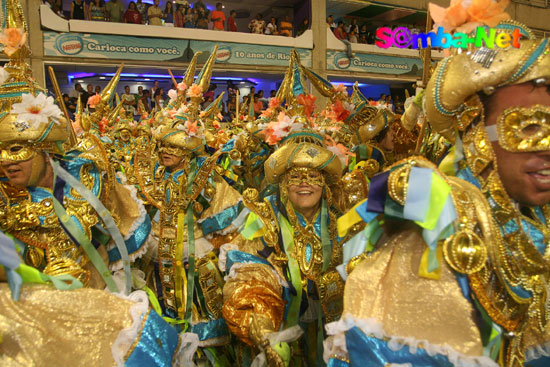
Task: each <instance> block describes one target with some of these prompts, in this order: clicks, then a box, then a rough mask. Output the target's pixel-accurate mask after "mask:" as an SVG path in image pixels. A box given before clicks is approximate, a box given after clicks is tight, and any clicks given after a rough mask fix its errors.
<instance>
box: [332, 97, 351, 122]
mask: <svg viewBox="0 0 550 367" xmlns="http://www.w3.org/2000/svg"><path fill="white" fill-rule="evenodd" d="M332 112H333V116H334V119H335V120H336V121H344V120H345V119H347V118H348V117H349V115H351V112H350V111H349V110H348V109H346V106H345V105H344V104H343V103H342V101H340V100H339V99H337V100H336V101H335V102H334V103H333V104H332Z"/></svg>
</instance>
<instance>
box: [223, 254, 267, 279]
mask: <svg viewBox="0 0 550 367" xmlns="http://www.w3.org/2000/svg"><path fill="white" fill-rule="evenodd" d="M239 263H255V264H264V265H268V266H271V265H270V264H269V262H268V261H267V260H265V259H263V258H261V257H258V256H254V255H252V254H249V253H248V252H243V251H238V250H231V251H228V252H227V260H226V262H225V268H226V271H227V272H228V273H229V271H230V270H231V268H232V267H233V265H235V264H239Z"/></svg>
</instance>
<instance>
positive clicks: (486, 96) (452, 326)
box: [325, 21, 550, 367]
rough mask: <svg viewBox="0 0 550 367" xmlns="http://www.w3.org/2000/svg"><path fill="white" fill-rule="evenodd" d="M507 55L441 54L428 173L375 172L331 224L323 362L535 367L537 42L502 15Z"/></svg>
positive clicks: (413, 169)
mask: <svg viewBox="0 0 550 367" xmlns="http://www.w3.org/2000/svg"><path fill="white" fill-rule="evenodd" d="M516 29H518V30H519V32H520V33H521V35H522V40H520V47H519V48H514V47H508V48H505V49H488V48H480V49H475V50H471V51H470V52H463V53H460V54H457V55H454V56H451V57H447V58H445V59H444V60H442V61H441V62H440V63H439V65H438V66H437V69H436V70H435V72H434V74H433V75H432V78H431V79H430V81H429V83H428V85H427V88H426V93H425V102H424V105H425V107H426V110H425V113H426V116H427V119H428V121H429V123H430V125H431V127H432V128H433V129H434V130H435V131H437V132H438V133H440V134H441V135H443V136H444V137H445V138H447V139H448V140H450V141H452V142H454V143H455V145H454V148H453V150H452V152H451V153H450V154H449V155H448V156H447V157H446V158H445V160H444V161H443V162H442V164H441V166H440V168H439V169H438V168H437V167H435V166H434V165H433V164H432V163H431V162H429V161H428V160H426V159H424V158H422V157H411V158H408V159H406V160H403V161H401V162H398V163H396V164H394V165H393V166H392V167H391V168H390V169H389V170H388V171H386V172H384V173H382V174H380V175H377V176H375V177H374V178H373V179H372V181H371V183H370V192H369V199H368V200H367V201H366V202H364V203H363V204H361V205H360V206H358V207H357V208H356V209H355V210H352V211H350V212H349V213H348V214H346V215H345V216H344V217H342V218H341V219H340V221H339V232H340V234H343V233H345V231H346V229H347V228H348V227H349V226H350V225H351V224H353V223H355V222H357V221H364V222H366V223H367V226H366V228H365V231H364V232H361V233H360V234H358V235H357V236H356V237H354V238H353V239H352V240H351V241H349V242H348V243H346V244H345V245H344V264H343V266H342V267H341V268H339V270H340V272H341V273H342V274H343V276H347V281H346V288H345V294H344V312H343V316H342V318H341V320H339V321H338V322H336V323H333V324H329V325H327V330H328V333H329V334H331V335H332V336H331V337H330V338H329V339H328V340H327V341H326V342H325V347H326V350H325V359H326V360H329V359H330V360H329V365H330V366H366V365H368V366H388V365H413V366H416V365H422V366H495V367H496V366H506V367H520V366H524V365H525V366H547V365H548V363H550V358H549V356H550V348H549V346H550V332H549V330H550V328H549V325H548V322H549V321H548V318H549V317H550V308H549V307H548V300H549V297H550V292H549V289H550V288H549V279H550V278H549V277H550V259H549V257H548V254H549V248H548V236H549V234H550V231H549V224H548V223H549V222H548V221H549V220H550V207H549V205H550V184H549V183H550V179H549V177H550V170H549V168H550V144H549V141H550V133H549V131H550V130H549V125H548V124H549V118H550V94H549V91H548V84H549V82H548V81H549V80H550V79H549V78H550V57H549V54H550V43H549V42H550V40H549V39H535V38H534V36H533V35H532V33H531V32H530V31H529V30H528V29H526V28H525V27H523V26H522V25H520V24H517V23H515V22H513V21H504V22H501V23H499V24H498V25H497V26H496V32H497V33H499V32H506V33H508V34H511V32H513V31H514V30H516Z"/></svg>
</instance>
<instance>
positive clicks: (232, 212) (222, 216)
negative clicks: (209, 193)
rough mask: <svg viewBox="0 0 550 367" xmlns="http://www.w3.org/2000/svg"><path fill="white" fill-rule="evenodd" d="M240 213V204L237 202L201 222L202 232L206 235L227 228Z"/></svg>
mask: <svg viewBox="0 0 550 367" xmlns="http://www.w3.org/2000/svg"><path fill="white" fill-rule="evenodd" d="M238 215H239V204H235V205H233V206H230V207H229V208H226V209H225V210H223V211H221V212H220V213H218V214H215V215H213V216H212V217H209V218H206V219H205V220H203V221H202V222H201V223H200V226H201V228H202V232H203V233H204V235H205V236H206V235H207V234H210V233H212V232H216V231H221V230H222V229H224V228H227V227H228V226H229V225H230V224H231V222H233V220H235V218H237V216H238Z"/></svg>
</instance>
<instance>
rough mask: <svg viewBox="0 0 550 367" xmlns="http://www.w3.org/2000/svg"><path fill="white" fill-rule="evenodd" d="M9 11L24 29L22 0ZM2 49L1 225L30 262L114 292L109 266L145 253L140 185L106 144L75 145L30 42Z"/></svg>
mask: <svg viewBox="0 0 550 367" xmlns="http://www.w3.org/2000/svg"><path fill="white" fill-rule="evenodd" d="M8 9H9V10H10V11H9V12H8V14H7V17H8V19H7V24H8V27H10V29H11V32H24V27H25V23H24V20H23V18H22V13H20V12H17V9H20V8H19V5H18V4H16V3H14V4H11V5H10V6H9V7H8ZM5 52H6V54H7V55H8V56H9V57H10V62H9V63H8V64H7V65H6V66H5V68H4V71H5V73H6V74H7V78H6V80H5V81H4V82H3V83H2V85H0V109H1V111H2V113H1V115H0V145H1V146H0V149H1V157H0V159H1V169H2V172H3V173H4V174H5V178H4V179H3V180H2V182H1V184H0V196H1V200H0V229H1V230H2V231H4V232H6V233H9V234H11V235H12V236H13V237H14V238H16V239H17V241H18V244H19V250H20V252H21V254H22V257H23V258H24V260H25V262H26V263H27V264H28V265H31V266H33V267H35V268H37V269H39V270H43V271H44V272H45V273H46V274H50V275H60V274H69V275H72V276H74V277H75V278H77V279H79V280H80V281H81V282H82V283H84V285H86V286H90V287H95V288H103V287H104V286H105V284H107V285H108V286H109V288H110V289H112V290H114V289H115V285H114V282H113V280H112V279H111V275H110V271H109V269H107V265H108V266H109V268H110V270H119V269H122V268H123V266H126V267H127V268H128V267H129V262H130V261H132V260H134V259H136V258H137V257H139V256H140V255H142V254H143V253H144V252H145V251H146V249H147V239H148V237H149V232H150V229H151V222H150V220H149V218H148V217H147V215H146V213H145V210H144V209H143V205H142V203H141V201H140V200H138V198H137V197H136V193H135V190H134V191H132V190H131V189H129V188H127V187H124V186H123V185H121V184H119V183H118V182H117V181H116V179H115V177H114V172H113V171H112V168H111V167H110V166H109V162H108V159H107V154H106V152H105V150H104V149H103V146H102V144H100V143H98V144H95V146H94V148H91V149H88V150H83V149H80V147H77V145H76V137H75V135H74V132H73V131H72V128H71V125H70V124H69V123H68V122H67V120H66V119H65V118H64V117H63V115H62V113H61V111H60V109H59V108H58V107H57V106H56V105H55V104H54V103H53V98H52V97H46V95H45V94H44V93H45V92H46V91H45V90H44V89H42V88H41V87H39V86H38V85H37V84H36V83H35V82H34V80H33V79H32V77H31V75H30V70H29V66H28V65H27V64H26V63H25V58H26V57H28V55H29V51H28V48H27V46H26V44H25V43H24V42H22V43H21V44H20V46H19V47H18V48H17V49H15V50H10V49H9V48H8V47H6V48H5ZM123 263H125V264H123Z"/></svg>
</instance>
